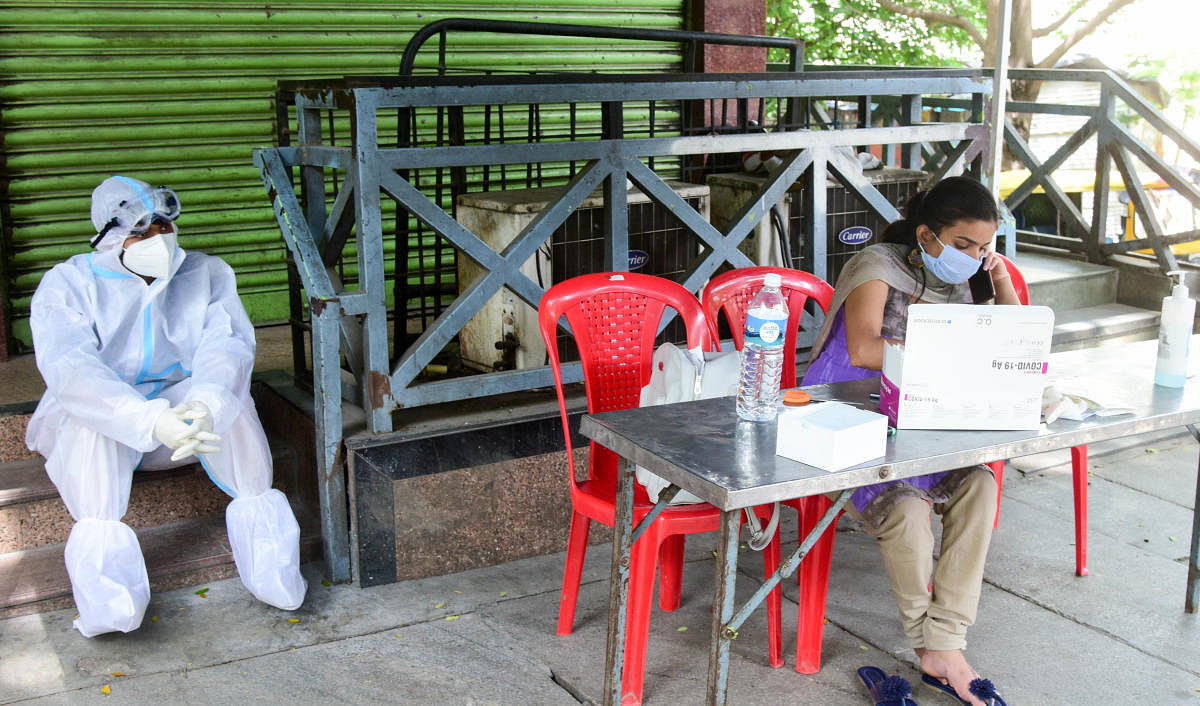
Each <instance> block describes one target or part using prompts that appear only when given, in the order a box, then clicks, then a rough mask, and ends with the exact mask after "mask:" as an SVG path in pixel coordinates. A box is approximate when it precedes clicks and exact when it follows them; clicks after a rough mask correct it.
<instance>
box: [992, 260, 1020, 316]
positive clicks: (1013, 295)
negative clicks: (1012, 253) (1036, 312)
mask: <svg viewBox="0 0 1200 706" xmlns="http://www.w3.org/2000/svg"><path fill="white" fill-rule="evenodd" d="M983 269H984V270H986V271H987V272H988V273H990V274H991V276H992V289H993V290H994V291H995V292H996V299H995V301H996V303H997V304H1020V303H1021V300H1020V299H1019V298H1018V297H1017V290H1016V289H1015V288H1014V287H1013V283H1012V277H1011V276H1010V275H1009V273H1008V267H1007V266H1006V265H1005V264H1004V260H1002V259H1001V258H1000V255H999V254H997V253H996V252H995V251H994V250H988V251H987V252H986V253H984V257H983Z"/></svg>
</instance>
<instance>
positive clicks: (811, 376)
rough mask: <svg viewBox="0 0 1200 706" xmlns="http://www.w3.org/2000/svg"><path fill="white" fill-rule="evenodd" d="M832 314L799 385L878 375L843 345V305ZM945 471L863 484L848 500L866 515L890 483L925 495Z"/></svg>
mask: <svg viewBox="0 0 1200 706" xmlns="http://www.w3.org/2000/svg"><path fill="white" fill-rule="evenodd" d="M834 316H835V318H834V321H833V328H832V329H831V330H830V332H829V336H828V338H827V339H826V343H825V349H824V350H822V351H821V353H820V355H818V356H817V359H816V360H814V361H813V362H812V363H811V364H809V366H808V369H807V370H806V371H805V372H804V380H803V381H802V382H801V383H800V384H802V385H823V384H825V383H830V382H846V381H849V380H861V379H863V378H869V377H878V375H879V371H878V370H868V369H866V368H859V367H855V366H854V365H853V364H852V363H851V362H850V353H849V351H848V350H847V349H846V320H845V309H838V310H837V313H836V314H834ZM947 473H951V471H942V472H941V473H930V474H929V475H926V476H915V477H913V478H906V479H904V480H890V481H885V482H883V483H876V484H874V485H864V486H863V487H861V488H859V489H858V490H855V491H854V495H852V496H850V502H852V503H854V507H855V508H857V509H858V512H859V513H860V514H862V515H864V516H865V515H866V514H867V513H866V512H865V510H866V507H867V505H870V504H871V501H873V500H875V498H877V497H878V496H879V494H880V493H882V492H883V491H885V490H887V489H888V488H889V487H891V486H894V485H896V484H898V483H906V484H908V485H910V486H912V487H913V488H916V489H918V490H921V491H924V493H925V494H926V495H930V494H931V493H930V491H931V490H932V489H933V487H934V486H936V485H937V484H938V483H940V482H941V481H942V479H943V478H945V476H946V474H947Z"/></svg>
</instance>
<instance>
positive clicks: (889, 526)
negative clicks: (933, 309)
mask: <svg viewBox="0 0 1200 706" xmlns="http://www.w3.org/2000/svg"><path fill="white" fill-rule="evenodd" d="M998 220H999V213H998V211H997V208H996V202H995V199H993V198H992V195H991V193H990V192H989V191H988V190H987V189H986V188H984V186H983V185H982V184H980V183H979V182H977V181H975V180H973V179H970V178H967V177H952V178H949V179H946V180H944V181H942V182H940V183H939V184H937V185H936V186H934V187H933V188H932V189H930V190H928V191H921V192H918V193H917V194H915V195H914V196H913V197H912V199H911V200H910V201H909V202H908V204H907V205H906V206H905V217H904V219H903V220H900V221H897V222H895V223H893V224H891V225H890V226H888V228H887V230H886V231H884V234H883V241H884V242H882V243H879V244H877V245H871V246H869V247H867V248H865V249H863V250H862V251H861V252H860V253H858V254H857V255H855V256H854V257H853V258H852V259H851V260H850V261H849V262H847V263H846V266H845V268H844V269H843V270H842V273H841V276H839V277H838V280H837V286H836V287H835V291H834V297H833V302H832V304H831V305H830V308H829V313H828V316H827V318H826V320H825V325H824V326H823V327H822V329H821V332H820V334H819V335H818V336H817V340H816V343H815V345H814V346H813V351H814V355H813V359H812V360H813V362H812V363H811V365H810V366H809V368H808V370H807V372H806V373H805V375H804V381H803V383H802V384H804V385H816V384H821V383H829V382H841V381H845V380H857V379H859V378H865V377H870V376H875V375H878V374H879V371H880V369H881V368H882V367H883V351H884V345H885V344H886V343H887V342H889V341H891V342H902V341H903V340H904V335H905V327H906V326H907V322H908V307H909V305H911V304H914V303H917V302H928V303H971V302H972V296H971V288H970V286H969V285H968V283H967V280H968V279H969V278H970V277H971V275H973V274H975V273H976V272H977V271H979V268H980V266H981V265H982V267H983V269H984V270H986V271H987V272H988V273H989V275H990V277H991V282H992V285H993V288H994V290H995V302H996V303H997V304H1018V303H1019V302H1018V301H1017V293H1016V291H1015V290H1014V289H1013V286H1012V282H1011V281H1010V280H1009V275H1008V271H1007V270H1006V269H1005V267H1004V265H1003V262H1002V261H1001V260H1000V258H999V257H998V256H997V255H996V254H995V253H993V252H991V250H990V249H989V248H990V245H991V242H992V236H993V235H994V234H995V232H996V225H997V222H998ZM931 507H932V509H933V511H934V512H936V513H938V514H939V515H941V516H942V547H941V557H940V559H939V561H938V563H937V570H936V572H934V568H933V533H932V531H931V528H930V508H931ZM846 512H847V513H849V514H850V515H851V516H852V517H854V518H856V519H859V520H862V522H863V523H864V524H865V525H866V526H867V529H868V531H869V532H870V533H871V534H872V536H874V537H875V538H876V540H877V541H878V544H879V549H880V552H881V553H882V555H883V563H884V567H885V568H886V570H887V574H888V580H889V581H890V582H891V585H892V592H893V593H894V594H895V596H896V603H897V604H898V606H899V609H900V621H901V623H902V625H903V627H904V632H905V634H906V635H907V636H908V641H909V644H910V645H912V647H913V649H914V650H915V651H916V653H917V656H918V657H919V658H920V660H921V669H922V671H923V672H925V674H927V675H929V676H931V677H934V678H935V679H937V680H938V681H939V682H940V683H942V684H948V685H949V686H950V687H951V688H953V689H954V691H955V692H956V693H957V694H958V696H959V698H960V699H962V700H963V701H964V702H966V703H971V704H978V705H979V706H986V702H985V701H984V700H981V699H980V698H979V697H978V696H976V695H975V694H973V693H971V689H970V685H971V683H972V681H973V680H975V679H977V678H978V676H979V675H978V674H976V673H975V671H974V670H973V669H972V668H971V666H970V665H969V664H967V661H966V659H965V657H964V656H963V649H964V648H965V647H966V632H967V627H968V626H970V625H971V624H972V623H973V622H974V621H975V611H976V608H977V606H978V604H979V594H980V589H981V587H982V584H983V567H984V560H985V558H986V556H987V549H988V542H989V541H990V540H991V534H992V525H993V520H994V518H995V515H996V481H995V479H994V478H993V477H992V473H991V470H990V469H988V467H987V466H973V467H970V468H960V469H957V470H953V471H946V472H943V473H934V474H930V475H927V476H919V477H915V478H908V479H905V480H899V481H890V482H885V483H878V484H876V485H871V486H866V487H863V488H859V489H858V490H856V491H855V493H854V495H853V496H852V497H851V502H850V503H848V504H847V505H846ZM931 576H932V580H933V583H932V589H933V590H932V592H931V591H930V590H929V589H930V578H931ZM977 690H978V688H977Z"/></svg>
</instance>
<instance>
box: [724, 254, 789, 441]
mask: <svg viewBox="0 0 1200 706" xmlns="http://www.w3.org/2000/svg"><path fill="white" fill-rule="evenodd" d="M780 284H782V281H781V280H780V278H779V275H778V274H775V273H770V274H767V275H766V277H764V278H763V288H762V289H760V290H759V292H758V294H755V295H754V299H752V300H751V301H750V311H749V312H748V313H747V316H746V339H745V343H744V344H743V345H742V372H741V375H739V376H738V393H737V414H738V416H739V417H741V418H742V419H747V420H750V421H752V422H765V421H770V420H772V419H774V418H775V415H776V414H778V413H779V409H778V404H779V375H780V373H781V372H782V371H783V339H784V334H785V333H786V331H787V321H788V310H787V302H786V301H784V298H783V294H782V293H781V292H780V291H779V286H780Z"/></svg>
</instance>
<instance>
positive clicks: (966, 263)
mask: <svg viewBox="0 0 1200 706" xmlns="http://www.w3.org/2000/svg"><path fill="white" fill-rule="evenodd" d="M934 239H936V240H937V241H938V242H939V243H942V239H941V238H938V237H937V236H934ZM917 247H919V248H921V261H922V262H924V263H925V269H927V270H929V272H930V273H932V274H933V276H934V277H937V278H938V279H940V280H941V281H943V282H945V283H946V284H962V283H963V282H966V281H967V280H969V279H971V275H973V274H975V273H976V272H978V271H979V265H980V263H982V262H983V260H982V259H979V260H976V259H975V258H973V257H971V256H970V255H968V254H966V253H965V252H963V251H962V250H959V249H957V248H952V247H950V246H949V245H946V244H945V243H942V254H941V255H938V256H937V257H931V256H930V255H929V253H927V252H925V248H923V247H921V244H920V243H917Z"/></svg>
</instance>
